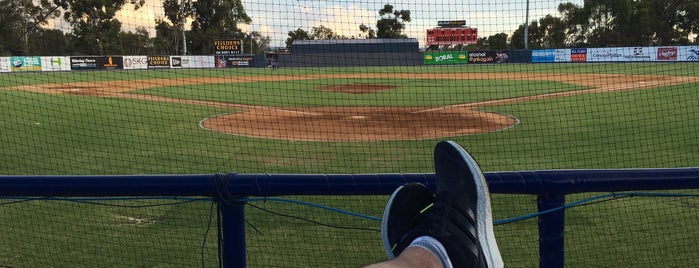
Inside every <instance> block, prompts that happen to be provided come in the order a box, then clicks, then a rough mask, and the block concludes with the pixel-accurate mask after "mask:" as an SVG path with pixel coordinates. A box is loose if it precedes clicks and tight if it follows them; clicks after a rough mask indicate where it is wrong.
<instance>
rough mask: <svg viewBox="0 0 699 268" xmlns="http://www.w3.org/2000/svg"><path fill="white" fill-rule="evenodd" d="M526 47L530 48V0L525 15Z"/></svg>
mask: <svg viewBox="0 0 699 268" xmlns="http://www.w3.org/2000/svg"><path fill="white" fill-rule="evenodd" d="M524 49H529V0H527V8H526V13H525V15H524Z"/></svg>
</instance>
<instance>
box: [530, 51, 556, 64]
mask: <svg viewBox="0 0 699 268" xmlns="http://www.w3.org/2000/svg"><path fill="white" fill-rule="evenodd" d="M532 62H556V49H536V50H532Z"/></svg>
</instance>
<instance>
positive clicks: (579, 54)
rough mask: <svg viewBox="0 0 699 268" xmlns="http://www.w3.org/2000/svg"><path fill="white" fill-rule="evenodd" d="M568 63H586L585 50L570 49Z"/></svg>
mask: <svg viewBox="0 0 699 268" xmlns="http://www.w3.org/2000/svg"><path fill="white" fill-rule="evenodd" d="M570 62H587V48H571V49H570Z"/></svg>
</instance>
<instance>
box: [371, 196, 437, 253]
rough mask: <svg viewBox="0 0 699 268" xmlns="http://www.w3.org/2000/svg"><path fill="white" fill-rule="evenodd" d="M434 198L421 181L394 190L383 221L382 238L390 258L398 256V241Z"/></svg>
mask: <svg viewBox="0 0 699 268" xmlns="http://www.w3.org/2000/svg"><path fill="white" fill-rule="evenodd" d="M433 199H434V195H433V194H432V192H431V191H430V190H429V189H427V187H425V185H422V184H420V183H408V184H405V185H403V186H400V187H398V189H396V190H395V191H394V192H393V194H392V195H391V198H390V199H389V200H388V203H387V204H386V209H385V210H384V214H383V220H382V221H381V239H382V240H383V245H384V250H386V255H388V259H391V260H392V259H394V258H395V257H396V256H398V254H394V250H395V246H396V242H397V241H399V240H400V239H401V237H402V236H403V235H404V234H405V233H407V232H408V231H410V229H412V228H413V227H414V226H415V224H416V223H417V220H418V217H419V216H420V214H421V211H422V210H423V209H425V208H426V207H428V206H429V205H430V204H432V200H433ZM401 250H402V249H401ZM398 253H400V252H398Z"/></svg>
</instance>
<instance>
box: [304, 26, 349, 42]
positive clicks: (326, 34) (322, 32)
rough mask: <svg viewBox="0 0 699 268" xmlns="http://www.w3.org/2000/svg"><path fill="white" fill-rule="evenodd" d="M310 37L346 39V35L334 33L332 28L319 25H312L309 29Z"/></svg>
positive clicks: (316, 38) (317, 38)
mask: <svg viewBox="0 0 699 268" xmlns="http://www.w3.org/2000/svg"><path fill="white" fill-rule="evenodd" d="M311 39H315V40H333V39H347V37H346V36H343V35H339V34H336V33H335V32H334V31H333V30H332V29H330V28H328V27H325V26H323V25H320V26H318V27H313V29H311Z"/></svg>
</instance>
